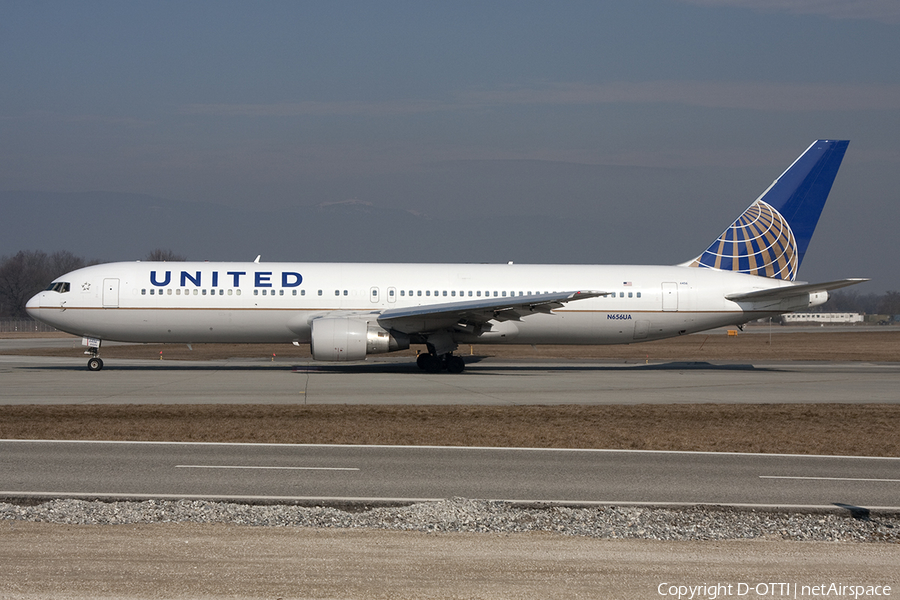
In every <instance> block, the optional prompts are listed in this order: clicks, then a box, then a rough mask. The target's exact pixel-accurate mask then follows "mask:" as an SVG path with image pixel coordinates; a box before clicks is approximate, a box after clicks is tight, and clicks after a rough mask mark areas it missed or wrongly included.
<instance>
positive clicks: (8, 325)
mask: <svg viewBox="0 0 900 600" xmlns="http://www.w3.org/2000/svg"><path fill="white" fill-rule="evenodd" d="M53 331H56V329H54V328H53V327H50V326H49V325H46V324H44V323H41V322H40V321H35V320H33V319H0V333H51V332H53Z"/></svg>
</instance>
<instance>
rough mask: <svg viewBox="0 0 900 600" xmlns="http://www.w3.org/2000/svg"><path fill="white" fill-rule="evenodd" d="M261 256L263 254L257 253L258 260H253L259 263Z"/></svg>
mask: <svg viewBox="0 0 900 600" xmlns="http://www.w3.org/2000/svg"><path fill="white" fill-rule="evenodd" d="M260 258H262V254H257V255H256V260H254V261H253V262H255V263H257V264H259V259H260Z"/></svg>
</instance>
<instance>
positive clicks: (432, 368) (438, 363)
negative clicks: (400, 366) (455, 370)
mask: <svg viewBox="0 0 900 600" xmlns="http://www.w3.org/2000/svg"><path fill="white" fill-rule="evenodd" d="M420 358H422V369H423V370H424V371H425V372H426V373H440V371H441V367H442V366H443V362H444V361H442V360H441V359H440V358H438V357H437V356H435V355H434V354H423V355H421V356H420ZM416 362H418V361H416Z"/></svg>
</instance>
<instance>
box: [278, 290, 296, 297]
mask: <svg viewBox="0 0 900 600" xmlns="http://www.w3.org/2000/svg"><path fill="white" fill-rule="evenodd" d="M294 293H296V291H295V292H294ZM278 295H279V296H284V290H278Z"/></svg>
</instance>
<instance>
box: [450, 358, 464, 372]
mask: <svg viewBox="0 0 900 600" xmlns="http://www.w3.org/2000/svg"><path fill="white" fill-rule="evenodd" d="M465 368H466V363H465V362H463V359H461V358H460V357H458V356H448V357H447V372H448V373H462V372H463V369H465Z"/></svg>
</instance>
